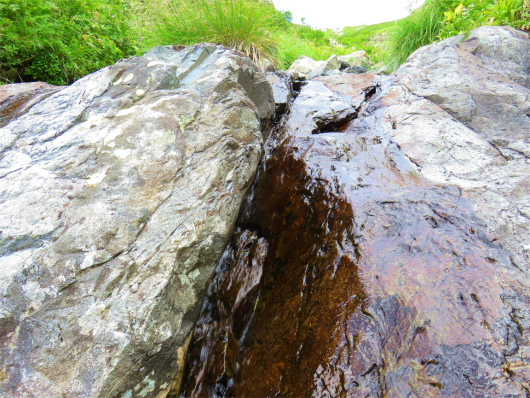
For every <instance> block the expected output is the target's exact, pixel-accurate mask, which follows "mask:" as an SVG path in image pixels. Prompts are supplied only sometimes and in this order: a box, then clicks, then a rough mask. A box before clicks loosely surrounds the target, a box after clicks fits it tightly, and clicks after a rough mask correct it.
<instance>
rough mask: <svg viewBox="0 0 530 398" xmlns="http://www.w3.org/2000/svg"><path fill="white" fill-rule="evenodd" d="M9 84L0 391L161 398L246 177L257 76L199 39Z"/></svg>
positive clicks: (0, 214)
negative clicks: (87, 69) (56, 80)
mask: <svg viewBox="0 0 530 398" xmlns="http://www.w3.org/2000/svg"><path fill="white" fill-rule="evenodd" d="M8 88H9V87H8ZM9 89H10V90H11V89H12V87H11V88H9ZM3 90H6V88H2V89H1V90H0V95H2V94H1V92H2V91H3ZM17 90H18V91H17ZM15 91H17V92H16V93H13V92H11V91H10V93H8V94H6V96H5V98H3V100H2V102H1V103H0V113H1V112H4V113H1V115H2V116H1V117H6V118H7V119H2V120H0V122H1V123H3V124H4V125H3V127H2V128H1V129H0V265H1V266H0V395H1V396H3V397H12V398H18V397H25V398H29V397H32V398H33V397H35V398H56V397H67V396H68V397H80V398H81V397H107V398H113V397H128V398H132V397H143V398H145V397H163V396H165V395H166V394H167V392H168V391H169V390H170V389H171V388H172V387H174V384H175V383H178V377H179V375H180V374H181V372H182V365H183V359H184V353H185V349H186V341H187V339H188V336H189V334H190V332H191V330H192V327H193V324H194V323H195V321H196V318H197V314H198V311H199V310H200V306H201V302H202V298H203V294H204V291H205V289H206V281H207V280H208V278H209V277H210V275H211V272H212V270H213V269H214V267H215V265H216V264H217V263H218V261H219V259H220V257H221V255H222V253H223V250H224V249H225V247H226V244H227V242H228V240H229V238H230V235H231V233H232V231H233V227H234V223H235V221H236V219H237V215H238V212H239V209H240V206H241V203H242V201H243V199H244V197H245V194H246V192H247V191H248V188H249V187H250V185H251V182H252V181H253V178H254V176H255V173H256V170H257V166H258V162H259V161H260V158H261V154H262V147H263V135H262V131H261V128H262V127H263V126H265V125H266V124H267V121H268V120H269V119H271V118H272V115H273V112H274V102H273V98H272V91H271V87H270V84H269V83H268V82H267V80H266V79H265V77H264V76H263V75H262V74H261V73H259V72H258V70H257V68H256V66H255V65H254V64H253V63H251V62H250V60H249V59H247V58H244V57H241V56H240V55H238V54H236V53H234V52H232V51H230V50H227V49H225V48H223V47H220V46H213V45H207V44H206V45H204V44H203V45H197V46H194V47H188V48H185V49H180V48H172V47H158V48H155V49H153V50H152V51H150V52H148V53H147V54H146V55H144V56H143V57H140V58H130V59H126V60H123V61H120V62H118V63H117V64H116V65H114V66H111V67H108V68H105V69H103V70H101V71H98V72H96V73H94V74H92V75H89V76H87V77H85V78H83V79H81V80H79V81H77V82H76V83H74V84H73V85H71V86H69V87H66V88H53V87H30V86H19V85H17V87H16V90H15Z"/></svg>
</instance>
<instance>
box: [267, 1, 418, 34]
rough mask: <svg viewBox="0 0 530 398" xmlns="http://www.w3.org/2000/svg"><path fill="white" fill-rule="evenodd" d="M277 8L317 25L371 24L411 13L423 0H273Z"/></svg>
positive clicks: (319, 27)
mask: <svg viewBox="0 0 530 398" xmlns="http://www.w3.org/2000/svg"><path fill="white" fill-rule="evenodd" d="M273 2H274V6H275V7H276V9H278V10H281V11H291V12H292V13H293V22H295V23H300V19H301V18H305V23H306V24H308V25H311V26H312V27H314V28H318V29H326V28H329V29H336V28H343V27H345V26H358V25H373V24H376V23H380V22H387V21H395V20H396V19H401V18H404V17H406V16H407V15H409V14H410V9H411V7H414V8H415V7H417V6H418V5H420V4H421V3H423V0H273Z"/></svg>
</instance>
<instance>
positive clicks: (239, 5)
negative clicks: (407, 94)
mask: <svg viewBox="0 0 530 398" xmlns="http://www.w3.org/2000/svg"><path fill="white" fill-rule="evenodd" d="M529 2H530V0H427V1H426V3H425V4H424V5H423V6H422V7H421V8H420V9H418V10H416V11H414V12H413V13H412V14H411V15H410V16H409V17H407V18H405V19H402V20H400V21H397V22H387V23H383V24H377V25H371V26H358V27H352V28H345V29H343V31H342V32H341V33H340V34H335V33H333V32H331V31H326V32H324V31H320V30H315V29H312V28H311V27H310V26H307V25H296V24H293V23H292V15H291V13H290V12H280V11H277V10H275V8H274V7H273V6H272V5H271V4H269V3H267V2H266V1H263V0H0V84H1V83H5V82H11V81H15V80H16V81H21V80H23V81H30V80H42V81H46V82H48V83H52V84H68V83H71V82H73V81H74V80H76V79H78V78H80V77H82V76H84V75H86V74H88V73H90V72H93V71H95V70H97V69H100V68H102V67H104V66H106V65H110V64H113V63H114V62H116V61H117V60H118V59H120V58H123V57H127V56H130V55H139V54H142V53H143V52H145V51H146V50H148V49H150V48H152V47H153V46H155V45H169V44H172V45H176V44H183V45H190V44H195V43H199V42H211V43H216V44H222V45H225V46H227V47H231V48H234V49H236V50H239V51H242V52H245V53H246V54H247V55H248V56H249V57H250V58H252V59H253V60H254V61H256V62H257V63H258V64H262V65H263V66H265V64H269V63H272V64H273V65H276V66H277V67H278V68H280V69H287V68H288V67H289V66H290V65H291V64H292V62H293V61H294V60H295V59H296V58H297V57H298V56H299V55H307V56H309V57H311V58H313V59H315V60H322V59H327V58H329V57H330V56H331V55H332V54H338V55H341V54H348V53H350V52H352V51H355V50H361V49H362V50H365V51H366V52H367V53H368V55H369V56H370V58H371V59H372V60H373V61H375V62H376V63H379V65H380V66H381V65H383V64H387V65H388V64H390V65H392V67H394V68H395V67H397V66H399V65H400V64H401V63H403V62H404V61H405V60H406V58H407V57H408V56H409V55H410V54H411V53H412V52H414V51H415V50H416V49H418V48H419V47H421V46H424V45H427V44H430V43H433V42H435V41H438V40H441V39H445V38H447V37H450V36H453V35H455V34H458V33H461V32H466V31H469V30H471V29H473V28H475V27H477V26H481V25H492V24H498V25H500V24H503V25H509V26H513V27H515V28H518V29H526V30H529V29H530V26H529V25H530V22H529V21H530V5H529ZM330 39H332V40H335V41H337V42H338V46H335V47H332V46H330Z"/></svg>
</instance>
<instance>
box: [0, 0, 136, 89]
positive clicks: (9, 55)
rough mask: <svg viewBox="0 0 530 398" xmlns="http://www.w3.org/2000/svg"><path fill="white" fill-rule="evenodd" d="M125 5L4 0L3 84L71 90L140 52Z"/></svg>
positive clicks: (0, 22) (0, 27) (0, 24)
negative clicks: (40, 84) (80, 80)
mask: <svg viewBox="0 0 530 398" xmlns="http://www.w3.org/2000/svg"><path fill="white" fill-rule="evenodd" d="M128 12H129V3H128V2H126V1H124V0H54V1H52V0H0V79H1V80H3V81H12V80H16V79H18V80H22V79H24V80H32V79H34V80H43V81H46V82H48V83H52V84H67V83H70V82H72V81H74V80H75V79H78V78H79V77H82V76H84V75H86V74H87V73H90V72H93V71H94V70H97V69H100V68H102V67H104V66H106V65H108V64H110V63H114V62H115V61H116V60H118V59H119V58H121V57H123V56H127V55H130V54H132V53H133V52H134V48H133V46H132V43H131V41H130V39H129V25H128V22H127V18H124V17H123V15H125V14H127V13H128Z"/></svg>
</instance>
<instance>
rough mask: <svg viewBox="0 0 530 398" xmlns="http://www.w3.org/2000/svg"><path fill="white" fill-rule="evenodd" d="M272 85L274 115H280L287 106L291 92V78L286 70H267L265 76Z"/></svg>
mask: <svg viewBox="0 0 530 398" xmlns="http://www.w3.org/2000/svg"><path fill="white" fill-rule="evenodd" d="M265 77H266V78H267V80H268V81H269V83H270V84H271V87H272V94H273V96H274V104H275V106H276V115H282V114H283V113H284V112H285V111H286V110H287V107H288V106H289V103H290V102H291V99H292V94H293V79H292V76H291V75H290V74H289V73H287V72H282V71H279V72H268V73H267V74H266V76H265Z"/></svg>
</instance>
